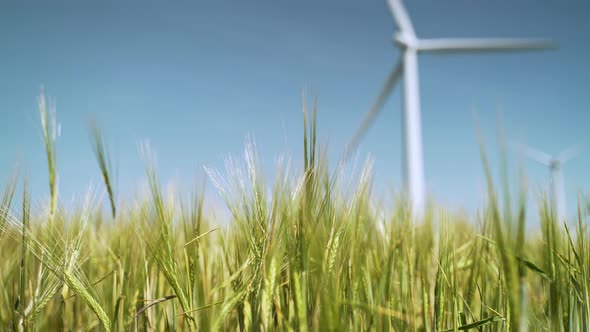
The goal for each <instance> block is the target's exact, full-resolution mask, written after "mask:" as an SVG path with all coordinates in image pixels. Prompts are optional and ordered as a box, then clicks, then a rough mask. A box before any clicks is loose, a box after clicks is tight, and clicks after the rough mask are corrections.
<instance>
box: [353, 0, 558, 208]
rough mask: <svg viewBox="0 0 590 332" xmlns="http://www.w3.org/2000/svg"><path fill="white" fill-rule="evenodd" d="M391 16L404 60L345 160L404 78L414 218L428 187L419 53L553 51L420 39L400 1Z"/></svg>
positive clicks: (486, 41) (394, 1) (509, 42)
mask: <svg viewBox="0 0 590 332" xmlns="http://www.w3.org/2000/svg"><path fill="white" fill-rule="evenodd" d="M387 2H388V5H389V9H390V12H391V14H392V16H393V18H394V20H395V23H396V25H397V28H398V31H397V33H396V34H395V36H394V40H395V43H396V44H397V46H399V47H400V49H401V52H402V57H401V59H400V60H399V62H398V63H397V65H396V66H395V67H394V68H393V70H392V71H391V73H390V74H389V77H388V78H387V81H386V82H385V85H384V87H383V88H382V90H381V93H380V94H379V95H378V96H377V98H376V100H375V102H374V103H373V105H372V107H371V109H370V110H369V112H368V113H367V114H366V116H365V118H364V119H363V121H362V123H361V125H360V127H359V128H358V130H357V132H356V134H355V136H354V137H353V139H352V140H351V142H350V143H349V144H348V145H347V147H346V150H345V152H344V158H345V159H347V158H348V157H349V156H350V154H351V152H352V150H354V149H355V148H356V146H357V145H358V143H359V141H360V139H361V138H362V136H363V135H364V134H365V133H366V131H367V129H368V128H369V126H370V125H371V124H372V122H373V121H374V120H375V117H376V115H377V114H378V113H379V111H381V109H382V108H383V105H384V104H385V102H386V100H387V98H388V97H389V96H390V95H391V93H392V92H393V89H394V88H395V86H396V83H397V81H398V80H399V79H400V78H401V77H402V75H403V77H404V80H403V81H404V91H403V93H404V95H403V96H404V97H403V101H404V110H403V116H402V118H403V120H402V121H403V151H404V152H403V154H404V155H403V170H404V187H405V190H406V193H407V195H408V198H409V199H410V202H411V206H412V211H413V213H414V215H415V216H417V217H421V216H423V215H424V207H425V188H424V187H425V184H424V169H423V161H422V133H421V131H422V130H421V123H420V121H421V120H420V90H419V83H418V53H422V52H430V53H465V52H489V51H523V50H540V49H548V48H552V44H551V43H550V42H548V41H546V40H540V39H513V38H511V39H506V38H439V39H419V38H418V37H417V36H416V33H415V32H414V28H413V26H412V22H411V21H410V18H409V16H408V14H407V12H406V9H405V8H404V6H403V4H402V2H401V0H388V1H387Z"/></svg>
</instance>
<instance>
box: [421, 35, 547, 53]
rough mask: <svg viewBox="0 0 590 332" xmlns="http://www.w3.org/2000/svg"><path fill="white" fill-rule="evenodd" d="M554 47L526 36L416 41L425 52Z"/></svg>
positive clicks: (526, 49)
mask: <svg viewBox="0 0 590 332" xmlns="http://www.w3.org/2000/svg"><path fill="white" fill-rule="evenodd" d="M556 47H557V46H556V45H555V44H554V43H553V42H551V41H550V40H546V39H528V38H521V39H520V38H441V39H420V40H419V41H418V50H419V51H425V52H490V51H504V52H506V51H535V50H547V49H553V48H556Z"/></svg>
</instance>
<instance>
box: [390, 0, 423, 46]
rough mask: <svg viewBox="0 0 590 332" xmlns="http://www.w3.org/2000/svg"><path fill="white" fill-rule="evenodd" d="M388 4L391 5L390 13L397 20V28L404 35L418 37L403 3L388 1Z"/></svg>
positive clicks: (393, 0)
mask: <svg viewBox="0 0 590 332" xmlns="http://www.w3.org/2000/svg"><path fill="white" fill-rule="evenodd" d="M387 4H388V5H389V11H390V12H391V16H393V19H394V20H395V24H396V25H397V28H398V29H399V30H401V31H402V32H404V33H408V34H409V35H410V36H412V37H416V33H415V32H414V27H413V26H412V21H411V20H410V16H409V15H408V12H407V11H406V8H405V7H404V4H403V3H402V1H401V0H387Z"/></svg>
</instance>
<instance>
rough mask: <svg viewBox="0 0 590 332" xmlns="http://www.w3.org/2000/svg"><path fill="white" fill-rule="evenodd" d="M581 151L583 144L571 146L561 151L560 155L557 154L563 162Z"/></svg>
mask: <svg viewBox="0 0 590 332" xmlns="http://www.w3.org/2000/svg"><path fill="white" fill-rule="evenodd" d="M580 151H582V146H581V145H574V146H572V147H569V148H567V149H565V150H564V151H562V152H560V153H559V155H558V156H557V158H558V159H559V162H561V163H562V164H563V163H565V162H566V161H568V160H570V159H572V158H574V157H575V156H577V155H578V154H579V153H580Z"/></svg>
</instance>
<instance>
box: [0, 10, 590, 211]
mask: <svg viewBox="0 0 590 332" xmlns="http://www.w3.org/2000/svg"><path fill="white" fill-rule="evenodd" d="M406 7H407V9H408V11H409V14H410V16H411V17H412V20H413V23H414V28H415V30H416V32H417V34H418V36H420V37H422V38H436V37H470V36H471V37H546V38H551V39H553V40H554V41H555V42H556V43H557V44H558V49H557V50H552V51H543V52H529V53H511V54H494V53H491V54H468V55H465V54H464V55H455V54H452V55H423V56H421V57H420V60H419V61H420V62H419V66H420V67H419V71H420V86H421V104H422V122H423V129H422V130H423V143H424V153H425V155H424V161H425V172H426V181H427V188H428V191H429V193H430V194H431V195H432V197H433V198H434V199H436V200H437V201H438V202H441V203H442V204H444V205H445V206H447V207H449V208H453V209H459V208H460V209H465V210H466V211H468V212H471V213H473V212H475V211H476V209H477V208H478V207H480V206H481V204H482V203H483V202H484V199H485V191H486V190H485V188H486V187H485V183H484V176H483V168H482V165H481V160H480V155H479V146H478V143H477V140H476V129H475V126H474V121H473V114H472V112H473V111H475V112H476V113H477V114H478V118H479V124H480V126H481V130H482V133H483V136H484V138H485V139H486V144H487V151H488V153H489V157H490V160H491V163H492V169H493V170H494V174H495V175H496V180H499V176H498V175H499V163H498V154H497V147H496V139H497V135H496V134H497V129H498V121H497V119H498V114H499V113H500V112H501V113H502V116H503V131H504V133H505V139H506V140H507V141H520V142H524V143H526V144H528V145H530V146H532V147H535V148H538V149H540V150H542V151H545V152H547V153H550V154H553V153H558V152H559V151H561V150H563V149H565V148H567V147H569V146H571V145H572V144H583V145H585V147H586V149H585V150H583V151H582V153H581V154H580V155H578V156H577V157H576V158H575V159H573V160H571V161H570V162H569V163H567V164H566V165H565V167H564V176H565V188H566V194H567V198H568V212H569V213H570V214H572V213H574V211H575V205H576V195H577V194H578V192H580V191H585V192H588V190H589V189H590V177H589V176H588V173H587V170H588V169H589V167H590V145H588V144H589V143H590V142H589V141H590V140H589V138H590V134H588V131H587V128H588V124H589V123H590V112H588V105H589V103H588V99H587V98H588V97H587V86H588V84H587V82H589V81H590V60H588V59H590V43H589V37H588V35H589V34H588V33H589V32H590V20H589V19H588V18H589V14H590V3H589V2H587V1H583V0H566V1H553V0H546V1H533V0H520V1H508V0H502V1H500V0H497V1H484V0H470V1H467V0H445V1H434V0H430V1H427V0H412V1H406ZM394 30H395V29H394V23H393V20H392V18H391V16H390V14H389V11H388V9H387V6H386V3H385V1H381V0H374V1H366V0H363V1H361V0H356V1H351V0H338V1H336V0H322V1H318V0H301V1H297V2H296V3H294V2H288V1H259V0H256V1H248V2H247V3H246V2H240V1H227V0H216V1H192V2H189V1H173V2H163V1H125V2H117V1H102V2H100V3H91V2H85V3H81V2H74V1H60V0H57V1H51V2H42V1H7V0H1V1H0V137H1V140H0V152H1V153H0V177H1V178H0V179H1V180H0V183H3V182H4V180H5V179H7V178H8V177H9V176H10V174H11V171H12V170H13V169H14V166H15V164H16V163H17V162H18V161H20V162H21V163H22V165H23V166H24V168H25V169H27V170H28V172H29V174H30V177H31V184H32V190H33V198H34V199H35V200H36V201H43V200H45V199H46V197H48V192H49V190H48V184H47V163H46V156H45V154H44V150H43V143H42V138H41V127H40V121H39V112H38V107H37V100H36V98H37V96H38V95H39V92H40V89H41V86H44V88H45V92H46V94H47V95H48V96H49V97H52V98H55V102H56V106H57V121H58V122H59V123H60V125H61V135H60V137H59V138H58V141H57V158H58V159H57V167H58V172H59V175H60V182H59V191H60V199H61V201H62V203H64V204H67V202H68V201H72V200H74V199H77V198H80V197H83V196H84V195H85V193H86V192H87V190H88V185H89V184H91V183H93V184H94V185H95V186H97V187H98V188H102V183H101V178H100V172H99V169H98V166H97V164H96V161H95V158H94V155H93V151H92V148H91V144H90V140H89V130H88V126H87V124H88V121H89V120H90V119H93V118H94V119H96V120H97V121H98V123H99V125H100V126H101V128H102V129H103V130H104V133H105V135H106V137H107V141H108V142H109V146H110V150H111V154H112V157H113V166H114V167H115V169H116V173H117V177H116V183H117V188H116V189H117V192H118V194H119V196H120V197H132V196H133V195H134V193H135V192H136V190H137V188H138V184H140V183H141V182H142V181H143V178H144V172H143V167H144V164H143V162H142V160H141V158H140V156H139V153H138V151H139V150H138V144H139V142H140V141H141V140H146V139H147V140H149V142H150V144H151V146H152V148H153V149H154V151H155V152H156V155H157V164H158V169H159V173H160V175H161V178H162V180H163V181H168V180H171V179H174V178H176V179H182V180H181V181H180V184H181V188H182V189H183V190H185V191H188V190H190V189H192V187H191V185H192V184H193V183H194V182H195V181H196V180H197V179H199V178H203V176H204V172H203V166H208V167H212V168H223V163H224V159H225V158H226V157H227V155H228V154H231V155H234V156H240V155H241V154H242V150H243V144H244V142H245V140H246V136H247V135H248V134H250V135H252V137H254V138H255V140H256V145H257V148H258V152H259V155H260V156H261V162H262V164H263V167H264V170H265V173H266V174H267V178H268V179H269V180H273V179H274V174H275V168H276V166H275V160H276V158H277V157H278V156H279V155H280V154H286V155H290V156H292V159H293V165H294V167H296V168H300V167H301V166H300V165H301V164H302V145H303V142H302V114H301V108H302V91H306V95H307V102H308V106H309V108H311V107H312V102H313V98H314V97H315V96H317V97H318V98H319V99H318V106H319V113H318V131H319V132H318V136H319V139H320V141H321V142H325V143H327V144H328V145H329V155H328V157H329V159H330V160H331V161H332V163H333V164H334V165H335V164H336V163H337V161H338V158H339V157H340V154H341V153H342V150H343V148H344V145H345V144H346V143H347V142H348V141H349V140H350V139H351V138H352V135H353V134H354V132H355V130H356V128H357V126H358V125H359V123H360V121H361V119H362V117H363V115H364V113H365V112H366V111H367V110H368V108H369V106H370V105H371V103H372V101H373V98H374V97H375V96H376V94H377V93H378V91H379V89H380V88H381V86H382V84H383V81H384V79H385V78H386V76H387V75H388V73H389V71H390V70H391V68H392V67H393V65H394V64H395V63H396V61H397V59H398V57H399V50H398V49H397V48H396V47H395V45H394V44H393V43H392V34H393V33H394ZM401 105H402V100H401V86H398V88H397V89H396V92H395V93H394V95H393V96H392V98H390V100H389V102H388V103H387V105H386V110H385V111H384V112H382V113H381V114H380V116H379V118H378V120H377V123H376V124H375V125H374V126H373V127H372V128H371V129H370V131H369V133H368V135H367V136H366V137H365V139H364V140H363V141H362V144H361V146H360V149H359V150H358V158H360V159H361V160H362V159H364V158H366V157H367V156H369V155H370V156H371V157H372V158H373V159H374V161H375V163H374V178H375V188H374V189H375V194H376V195H377V197H382V196H384V195H386V196H387V195H389V194H390V193H391V192H393V191H398V190H400V189H401V185H402V174H401V160H400V158H401V144H402V140H401V110H402V108H401ZM517 157H518V156H517V154H515V153H514V152H510V161H511V170H513V171H516V170H517V169H518V166H519V164H518V158H517ZM522 165H523V166H524V167H525V170H526V173H527V176H528V178H529V184H530V189H531V195H529V206H531V207H534V193H535V192H537V191H538V190H540V189H542V188H545V187H546V185H547V183H548V179H549V177H548V175H549V172H548V170H547V169H546V168H545V167H543V166H541V165H539V164H536V163H535V162H533V161H530V160H525V162H524V164H522ZM513 173H514V174H516V172H513ZM498 182H499V181H498ZM512 183H513V184H514V185H515V186H514V187H515V188H516V187H517V184H518V181H517V180H514V181H512ZM208 199H210V201H212V202H217V203H220V199H219V197H218V196H217V195H216V193H215V191H214V190H213V188H212V186H209V190H208ZM105 203H106V202H105ZM531 212H532V213H531V214H535V213H536V211H531Z"/></svg>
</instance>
